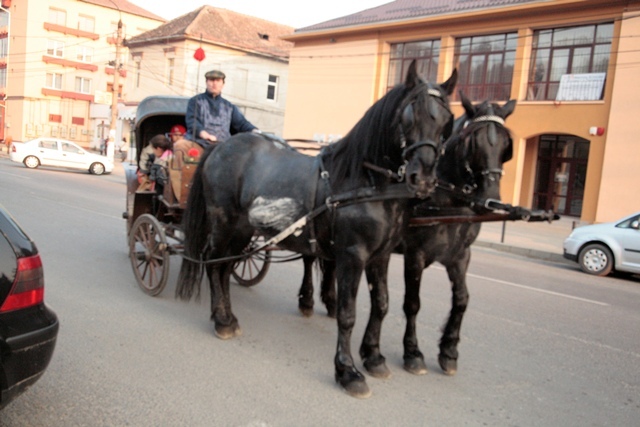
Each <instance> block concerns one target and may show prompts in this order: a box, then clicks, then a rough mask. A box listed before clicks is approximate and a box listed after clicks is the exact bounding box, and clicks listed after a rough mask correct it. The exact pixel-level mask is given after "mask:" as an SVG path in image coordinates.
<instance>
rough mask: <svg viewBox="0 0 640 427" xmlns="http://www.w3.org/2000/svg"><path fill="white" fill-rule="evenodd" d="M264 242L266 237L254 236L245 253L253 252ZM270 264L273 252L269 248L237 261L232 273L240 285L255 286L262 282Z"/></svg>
mask: <svg viewBox="0 0 640 427" xmlns="http://www.w3.org/2000/svg"><path fill="white" fill-rule="evenodd" d="M263 244H264V237H262V236H253V238H252V239H251V242H249V244H248V245H247V247H246V248H244V253H248V252H251V251H252V250H254V249H255V248H257V247H259V246H261V245H263ZM269 264H271V252H269V251H268V250H264V251H260V252H257V253H255V254H253V255H251V256H250V257H247V258H245V259H243V260H242V261H238V262H237V263H235V264H234V266H233V271H232V273H231V274H233V277H234V279H236V281H237V282H238V284H239V285H241V286H245V287H250V286H254V285H257V284H258V283H260V282H261V281H262V279H264V276H266V275H267V271H269Z"/></svg>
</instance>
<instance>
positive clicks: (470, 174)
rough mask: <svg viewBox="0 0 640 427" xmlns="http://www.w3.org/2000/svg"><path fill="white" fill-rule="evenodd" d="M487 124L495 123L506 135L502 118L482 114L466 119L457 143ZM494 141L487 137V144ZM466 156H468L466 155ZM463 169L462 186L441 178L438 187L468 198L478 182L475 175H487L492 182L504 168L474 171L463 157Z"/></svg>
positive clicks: (500, 175) (498, 179) (472, 135)
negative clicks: (463, 182)
mask: <svg viewBox="0 0 640 427" xmlns="http://www.w3.org/2000/svg"><path fill="white" fill-rule="evenodd" d="M489 124H496V125H498V127H499V128H501V130H502V131H503V132H505V133H506V134H507V135H508V130H507V128H506V127H505V126H504V119H503V118H502V117H500V116H497V115H482V116H478V117H475V118H474V119H472V120H467V121H466V122H465V123H464V125H463V127H462V131H460V135H459V137H458V138H459V143H463V142H465V141H466V140H467V139H468V138H474V135H475V133H476V132H477V131H478V130H480V129H482V128H483V127H485V126H487V125H489ZM495 143H496V138H495V137H490V138H489V144H491V145H494V144H495ZM467 157H468V156H467ZM463 168H464V171H465V176H464V177H463V180H464V181H466V182H465V184H463V185H462V186H456V185H454V184H452V183H449V182H444V181H443V180H440V179H439V180H438V188H442V189H444V190H447V191H449V192H453V193H458V194H459V195H460V196H461V197H463V198H465V199H469V198H470V197H471V196H472V195H473V194H474V193H475V192H476V191H477V190H478V184H477V180H476V177H478V176H479V177H483V178H484V177H487V176H488V177H489V178H488V179H489V180H490V181H492V182H496V181H500V178H501V177H502V175H504V170H503V169H502V168H485V169H482V170H480V171H477V172H474V170H473V169H472V168H471V165H470V164H469V159H468V158H465V159H464V166H463Z"/></svg>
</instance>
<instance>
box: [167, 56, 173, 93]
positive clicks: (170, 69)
mask: <svg viewBox="0 0 640 427" xmlns="http://www.w3.org/2000/svg"><path fill="white" fill-rule="evenodd" d="M174 66H175V59H174V58H167V79H166V83H167V86H173V77H174V76H173V73H174V71H175V70H174Z"/></svg>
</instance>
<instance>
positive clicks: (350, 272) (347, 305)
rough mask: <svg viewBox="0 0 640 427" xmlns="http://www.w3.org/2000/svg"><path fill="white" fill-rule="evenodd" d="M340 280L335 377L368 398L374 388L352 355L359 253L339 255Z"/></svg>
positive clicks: (350, 390) (356, 394) (353, 392)
mask: <svg viewBox="0 0 640 427" xmlns="http://www.w3.org/2000/svg"><path fill="white" fill-rule="evenodd" d="M337 260H338V261H336V276H337V279H338V300H337V301H338V305H337V319H338V346H337V349H336V355H335V358H334V365H335V380H336V382H338V383H339V384H340V385H341V386H342V387H343V388H344V390H345V391H346V392H347V393H348V394H349V395H351V396H354V397H359V398H367V397H369V396H371V391H370V390H369V386H367V382H366V380H365V378H364V375H362V373H361V372H360V371H358V369H356V367H355V365H354V363H353V357H352V355H351V333H352V332H353V326H354V325H355V322H356V296H357V294H358V284H359V282H360V277H361V276H362V271H363V269H364V262H363V261H362V260H361V259H360V258H359V257H358V256H355V255H348V253H345V254H342V256H340V257H337Z"/></svg>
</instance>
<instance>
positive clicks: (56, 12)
mask: <svg viewBox="0 0 640 427" xmlns="http://www.w3.org/2000/svg"><path fill="white" fill-rule="evenodd" d="M47 22H49V23H50V24H56V25H62V26H63V27H65V26H66V25H67V12H65V11H64V10H60V9H54V8H52V7H50V8H49V20H48V21H47Z"/></svg>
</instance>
